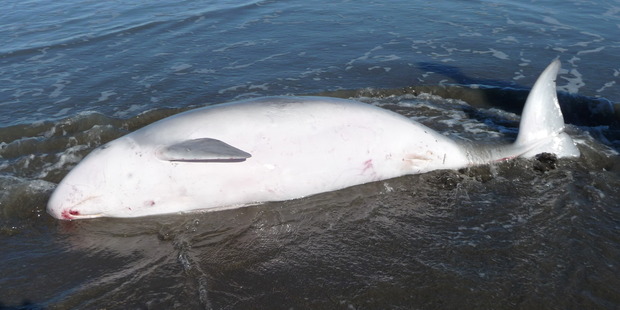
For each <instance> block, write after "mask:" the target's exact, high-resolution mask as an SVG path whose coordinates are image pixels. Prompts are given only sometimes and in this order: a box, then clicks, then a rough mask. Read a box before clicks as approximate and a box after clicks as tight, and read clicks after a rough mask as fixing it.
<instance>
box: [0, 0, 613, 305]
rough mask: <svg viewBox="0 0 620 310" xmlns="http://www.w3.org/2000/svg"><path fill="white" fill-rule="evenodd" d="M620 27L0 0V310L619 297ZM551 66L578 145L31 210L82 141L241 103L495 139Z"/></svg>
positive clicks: (417, 4)
mask: <svg viewBox="0 0 620 310" xmlns="http://www.w3.org/2000/svg"><path fill="white" fill-rule="evenodd" d="M619 30H620V5H619V4H618V3H617V2H615V1H597V2H591V1H577V0H574V1H563V2H561V3H556V4H541V3H539V2H528V1H525V2H524V1H495V2H489V1H477V2H469V1H468V2H463V1H444V2H441V1H440V2H424V1H390V2H387V3H384V2H372V1H356V2H352V1H338V2H333V1H330V2H327V1H311V2H307V1H306V2H302V1H245V2H242V1H184V2H174V1H159V2H157V3H152V2H148V1H144V2H137V1H131V2H129V1H127V2H125V1H116V2H101V1H84V2H81V3H79V4H73V3H71V2H69V1H53V2H52V1H7V2H5V3H3V10H2V11H0V37H2V38H3V44H2V45H1V46H0V81H1V82H0V247H1V248H2V251H0V309H4V308H20V307H21V308H26V309H43V308H50V309H70V308H71V309H72V308H85V309H95V308H96V309H99V308H113V309H114V308H130V307H132V308H150V309H159V308H166V309H169V308H182V309H186V308H214V309H220V308H224V309H247V308H269V309H278V308H287V309H288V308H291V307H292V308H301V309H306V308H312V309H317V308H328V309H334V308H347V309H358V308H359V309H364V308H371V309H375V308H379V309H382V308H403V309H429V308H430V309H437V308H439V309H455V308H462V307H463V306H464V305H467V308H500V309H502V308H505V309H515V308H516V309H532V308H544V309H583V308H599V309H615V308H617V307H619V306H620V298H619V297H618V296H620V290H619V289H618V288H620V281H619V280H618V279H617V277H616V275H617V274H619V273H620V272H619V270H618V269H619V268H618V261H619V260H620V238H619V237H618V231H619V229H620V209H619V207H618V201H619V200H620V197H619V194H618V191H617V188H618V187H619V185H620V184H619V183H620V177H619V175H618V167H619V166H618V164H619V163H618V153H617V152H618V150H620V131H619V127H618V115H619V114H618V100H619V98H620V92H619V91H618V89H619V88H618V85H617V84H618V82H619V81H620V64H619V63H618V57H617V55H619V54H620V51H619V50H620V41H619V37H618V35H617V34H618V31H619ZM556 57H559V58H560V59H561V60H562V61H563V69H562V71H561V72H560V75H559V78H558V88H559V90H560V91H561V94H560V101H561V105H562V108H563V111H564V114H565V118H566V121H567V123H569V125H568V130H569V133H570V134H571V136H573V137H574V139H575V140H576V141H577V142H578V143H579V147H580V149H581V151H582V153H583V154H582V156H581V158H579V159H571V160H559V161H557V162H555V161H552V162H548V161H545V160H544V159H540V160H531V161H527V160H516V161H512V162H504V163H501V164H497V165H490V166H484V167H479V168H470V169H464V170H460V171H438V172H433V173H429V174H424V175H417V176H406V177H401V178H397V179H392V180H387V181H382V182H377V183H371V184H366V185H362V186H357V187H353V188H349V189H345V190H342V191H337V192H332V193H325V194H320V195H316V196H313V197H307V198H303V199H298V200H294V201H287V202H280V203H268V204H263V205H260V206H254V207H248V208H242V209H237V210H228V211H221V212H213V213H204V214H202V213H199V214H188V215H171V216H159V217H149V218H139V219H94V220H86V221H74V222H61V221H56V220H54V219H53V218H51V217H50V216H48V215H47V214H46V213H45V204H46V202H47V199H48V198H49V195H50V193H51V191H52V190H53V188H54V187H55V184H56V183H58V182H59V181H60V180H61V179H62V177H63V176H64V175H65V174H66V173H67V172H68V171H69V169H70V168H71V167H73V166H74V165H75V164H77V162H79V160H80V159H81V158H82V157H83V156H85V155H86V154H88V152H90V150H92V149H93V148H95V147H96V146H98V145H100V144H102V143H105V142H107V141H110V140H112V139H114V138H116V137H119V136H122V135H123V134H125V133H127V132H130V131H132V130H135V129H137V128H140V127H142V126H144V125H146V124H149V123H151V122H153V121H155V120H158V119H161V118H163V117H166V116H169V115H172V114H175V113H178V112H180V111H184V110H187V109H189V108H192V107H197V106H202V105H209V104H217V103H220V102H225V101H230V100H234V99H239V98H246V97H255V96H264V95H284V94H296V95H298V94H323V95H330V96H335V97H354V98H357V99H359V100H362V101H365V102H368V103H370V104H375V105H379V106H382V107H384V108H387V109H390V110H394V111H397V112H399V113H401V114H404V115H407V116H409V117H411V118H412V119H415V120H417V121H420V122H422V123H424V124H426V125H428V126H430V127H432V128H434V129H436V130H438V131H440V132H442V133H445V134H446V135H450V136H452V137H454V138H456V139H472V140H482V141H485V140H490V141H504V142H506V141H510V140H511V139H514V137H515V135H516V130H517V126H518V119H519V117H518V113H519V112H520V110H521V107H522V104H523V102H524V99H525V96H526V95H527V89H528V88H529V87H531V85H532V84H533V82H534V81H535V79H536V77H537V76H538V74H539V73H540V72H541V71H542V69H544V67H545V66H546V65H547V64H548V63H549V62H550V61H551V60H552V59H554V58H556Z"/></svg>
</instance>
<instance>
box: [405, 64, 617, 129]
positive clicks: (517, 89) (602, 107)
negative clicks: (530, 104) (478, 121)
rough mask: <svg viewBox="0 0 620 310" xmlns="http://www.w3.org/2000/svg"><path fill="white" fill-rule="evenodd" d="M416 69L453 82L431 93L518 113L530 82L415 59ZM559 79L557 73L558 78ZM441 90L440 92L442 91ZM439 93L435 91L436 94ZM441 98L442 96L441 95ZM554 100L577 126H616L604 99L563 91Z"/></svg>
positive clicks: (610, 105) (611, 106) (613, 113)
mask: <svg viewBox="0 0 620 310" xmlns="http://www.w3.org/2000/svg"><path fill="white" fill-rule="evenodd" d="M417 66H418V68H419V69H421V70H424V71H427V72H429V71H430V72H434V73H436V74H440V75H443V76H445V77H447V78H448V79H449V80H451V81H453V82H454V84H448V85H445V86H443V87H436V88H437V90H436V91H435V92H433V93H435V94H437V95H442V94H440V93H443V95H445V96H446V98H455V99H462V100H464V101H466V102H467V103H469V104H471V105H473V106H474V107H484V108H487V107H496V108H500V109H502V110H505V111H508V112H512V113H516V114H521V111H522V110H523V106H524V104H525V100H526V99H527V96H528V94H529V92H530V90H531V89H532V86H533V85H517V84H515V83H514V82H507V81H502V80H493V79H479V78H474V77H470V76H467V75H466V74H464V73H463V72H462V70H461V69H460V68H459V67H455V66H449V65H446V64H439V63H429V62H419V63H417ZM560 79H561V74H560V76H559V77H558V80H560ZM473 85H475V87H472V86H473ZM442 90H443V91H442ZM438 92H439V93H438ZM442 97H444V96H442ZM558 100H559V102H560V107H561V108H562V113H563V114H564V120H565V122H566V123H568V124H573V125H577V126H601V125H602V126H609V127H610V128H613V129H615V130H618V129H620V111H616V110H617V108H615V107H614V104H613V103H612V102H611V101H609V100H607V99H605V98H594V97H586V96H580V95H574V94H569V93H565V92H559V93H558Z"/></svg>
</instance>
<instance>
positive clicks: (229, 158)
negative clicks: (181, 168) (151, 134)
mask: <svg viewBox="0 0 620 310" xmlns="http://www.w3.org/2000/svg"><path fill="white" fill-rule="evenodd" d="M157 157H158V158H159V159H162V160H168V161H187V162H239V161H244V160H246V159H248V158H250V157H252V155H250V154H249V153H247V152H245V151H242V150H240V149H238V148H236V147H234V146H232V145H229V144H227V143H225V142H222V141H220V140H217V139H212V138H200V139H192V140H185V141H182V142H179V143H175V144H172V145H168V146H166V147H163V148H161V149H160V150H159V152H158V154H157Z"/></svg>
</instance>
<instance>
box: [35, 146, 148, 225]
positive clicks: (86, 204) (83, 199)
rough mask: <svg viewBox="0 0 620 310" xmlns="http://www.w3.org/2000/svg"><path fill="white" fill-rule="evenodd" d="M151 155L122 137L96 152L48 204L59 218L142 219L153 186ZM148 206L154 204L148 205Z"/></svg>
mask: <svg viewBox="0 0 620 310" xmlns="http://www.w3.org/2000/svg"><path fill="white" fill-rule="evenodd" d="M149 160H150V159H149V154H147V152H145V151H144V150H143V149H142V148H141V147H140V146H138V145H137V144H136V143H135V142H134V141H133V140H131V139H128V138H120V139H117V140H114V141H112V142H110V143H108V144H105V145H103V146H101V147H99V148H97V149H95V150H93V151H92V152H91V153H90V154H89V155H88V156H86V157H85V158H84V159H83V160H82V161H81V162H80V163H79V164H78V165H77V166H75V167H74V168H73V169H72V170H71V171H70V172H69V174H67V176H65V178H64V179H63V180H62V181H61V182H60V184H58V186H57V187H56V189H55V190H54V192H53V193H52V196H51V197H50V199H49V202H48V205H47V212H48V213H49V214H50V215H52V216H53V217H55V218H57V219H63V220H73V219H86V218H96V217H118V216H122V217H130V216H139V215H140V212H142V211H143V210H141V209H143V208H142V207H143V205H142V204H143V202H142V201H138V199H139V198H138V197H144V195H142V193H141V191H144V188H146V187H150V185H151V184H145V183H149V182H153V181H150V180H149V178H148V175H149V168H150V169H156V168H154V167H152V165H151V167H148V165H147V163H148V161H149ZM144 204H146V206H145V207H150V206H148V205H149V204H151V202H149V201H147V202H144Z"/></svg>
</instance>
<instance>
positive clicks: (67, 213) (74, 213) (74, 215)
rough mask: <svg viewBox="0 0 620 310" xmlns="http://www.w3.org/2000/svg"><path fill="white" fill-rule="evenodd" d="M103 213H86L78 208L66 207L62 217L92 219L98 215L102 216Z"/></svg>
mask: <svg viewBox="0 0 620 310" xmlns="http://www.w3.org/2000/svg"><path fill="white" fill-rule="evenodd" d="M102 216H103V214H102V213H95V214H85V213H82V212H80V211H78V210H72V209H65V210H63V211H62V213H61V217H62V219H63V220H81V219H92V218H97V217H102Z"/></svg>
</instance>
